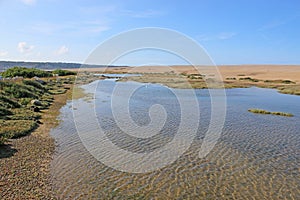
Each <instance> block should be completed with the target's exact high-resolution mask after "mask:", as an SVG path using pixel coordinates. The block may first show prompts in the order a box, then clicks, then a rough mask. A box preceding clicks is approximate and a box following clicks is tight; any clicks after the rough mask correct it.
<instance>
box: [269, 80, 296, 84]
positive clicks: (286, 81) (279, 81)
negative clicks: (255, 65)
mask: <svg viewBox="0 0 300 200" xmlns="http://www.w3.org/2000/svg"><path fill="white" fill-rule="evenodd" d="M264 82H265V83H283V84H296V83H295V82H294V81H291V80H265V81H264Z"/></svg>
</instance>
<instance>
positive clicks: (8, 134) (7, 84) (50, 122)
mask: <svg viewBox="0 0 300 200" xmlns="http://www.w3.org/2000/svg"><path fill="white" fill-rule="evenodd" d="M18 70H19V69H18ZM19 71H20V70H19ZM21 71H22V72H23V69H21ZM25 74H26V73H25ZM73 81H74V77H72V76H71V77H47V78H37V77H35V78H20V77H18V78H13V79H5V80H2V81H0V86H1V87H0V97H1V98H0V111H1V112H2V113H1V116H0V118H1V119H0V127H1V129H0V140H1V141H0V142H1V144H0V194H1V198H2V199H55V194H54V193H53V190H52V188H51V187H52V186H51V177H50V162H51V160H52V155H53V152H54V149H55V143H54V140H53V138H51V137H50V135H49V132H50V129H51V128H53V127H55V126H56V125H57V124H58V123H59V122H58V120H57V116H58V114H59V113H60V111H59V110H60V108H61V107H62V106H63V105H65V103H66V101H67V99H70V98H71V96H72V95H71V94H72V87H73Z"/></svg>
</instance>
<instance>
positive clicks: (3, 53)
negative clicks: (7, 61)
mask: <svg viewBox="0 0 300 200" xmlns="http://www.w3.org/2000/svg"><path fill="white" fill-rule="evenodd" d="M7 54H8V52H7V51H0V57H4V56H7Z"/></svg>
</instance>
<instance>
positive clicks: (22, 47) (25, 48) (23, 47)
mask: <svg viewBox="0 0 300 200" xmlns="http://www.w3.org/2000/svg"><path fill="white" fill-rule="evenodd" d="M17 48H18V50H19V52H20V53H22V54H28V53H30V52H31V51H32V50H33V49H34V46H33V45H28V44H27V43H26V42H19V44H18V47H17Z"/></svg>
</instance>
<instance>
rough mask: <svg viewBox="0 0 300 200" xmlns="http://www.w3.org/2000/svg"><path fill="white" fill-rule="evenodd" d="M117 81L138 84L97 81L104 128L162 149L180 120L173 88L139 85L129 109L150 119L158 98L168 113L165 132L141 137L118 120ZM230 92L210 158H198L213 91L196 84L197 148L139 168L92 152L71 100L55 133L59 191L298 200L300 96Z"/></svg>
mask: <svg viewBox="0 0 300 200" xmlns="http://www.w3.org/2000/svg"><path fill="white" fill-rule="evenodd" d="M115 84H122V85H123V86H124V87H127V86H128V87H131V86H132V84H139V83H133V82H127V83H126V82H125V83H116V82H115V81H114V80H103V81H100V82H99V85H98V87H97V90H96V92H95V96H94V100H95V102H96V107H95V110H96V113H97V116H98V121H99V122H100V124H101V127H102V128H103V129H104V130H105V131H106V133H107V134H108V136H109V137H110V138H111V139H112V141H114V142H115V143H116V144H117V145H118V146H120V147H122V148H125V149H126V148H127V149H128V150H131V151H135V152H145V151H151V150H152V149H151V148H159V147H161V145H164V144H165V143H167V142H169V141H170V140H171V139H172V138H173V135H174V132H175V131H176V130H177V128H178V120H180V112H179V111H180V108H179V107H178V102H177V100H176V96H174V94H173V93H172V91H171V90H170V89H169V88H167V87H164V86H161V85H157V84H139V85H140V87H139V90H137V91H136V92H135V93H134V94H133V95H132V98H131V99H130V101H129V104H130V106H129V107H130V114H131V117H132V119H133V120H134V121H135V122H136V123H137V124H139V125H147V124H149V122H150V118H149V112H148V109H149V107H151V105H154V104H157V103H159V104H161V105H163V106H164V108H165V109H166V110H167V114H168V116H169V118H167V121H166V123H165V126H164V128H163V130H164V131H163V132H162V134H161V137H160V138H159V139H158V140H156V141H154V142H153V141H152V142H151V141H148V142H145V141H144V143H143V142H141V141H139V140H133V139H132V138H128V137H127V136H126V135H124V134H122V132H121V131H120V129H119V128H118V126H117V124H116V123H115V121H114V118H113V116H112V112H111V110H110V104H111V91H112V89H113V88H114V87H115ZM226 94H227V116H226V122H225V126H224V128H223V132H222V135H221V137H220V138H219V140H218V143H217V145H216V146H215V147H214V148H213V150H212V151H211V152H210V153H209V154H208V155H207V156H206V157H205V158H203V159H200V158H199V157H198V151H199V148H200V146H201V143H202V141H203V137H204V135H205V133H206V130H207V128H208V125H209V119H210V115H211V113H210V96H209V93H208V90H196V95H197V99H198V102H199V107H200V115H201V117H200V122H199V129H198V131H197V137H196V138H195V140H194V141H193V143H192V145H191V147H190V148H189V149H188V151H186V152H185V153H184V154H183V155H182V156H181V157H180V158H179V159H178V160H176V161H175V162H174V163H172V164H170V165H167V166H166V167H164V168H162V169H160V170H156V171H153V172H149V173H140V174H134V173H127V172H120V171H117V170H114V169H112V168H110V167H107V166H106V165H104V164H102V163H101V162H99V161H97V160H96V159H95V158H94V157H93V156H91V154H90V153H89V152H88V151H87V150H86V148H85V147H84V146H83V144H82V142H81V140H80V138H79V136H78V134H77V133H76V128H75V124H74V119H73V113H72V111H73V110H72V109H73V108H72V102H69V103H68V104H67V105H66V106H64V107H63V108H62V109H61V115H60V118H61V120H62V121H61V123H60V125H59V126H58V127H57V128H55V129H54V130H52V132H51V134H52V136H53V137H54V138H55V140H56V143H57V148H56V153H55V156H54V160H53V162H52V178H53V184H54V190H55V191H56V193H57V195H58V197H59V198H63V199H65V198H70V199H74V198H83V199H87V198H89V199H130V198H132V199H138V198H141V199H180V198H181V199H189V198H190V199H204V198H206V199H220V198H225V199H229V198H237V199H247V198H257V199H263V198H266V199H281V198H283V199H284V198H286V199H292V198H294V199H298V198H299V197H300V188H299V185H300V172H299V165H300V163H299V160H300V146H299V144H300V127H299V126H300V125H299V120H300V107H299V105H298V103H299V102H300V97H299V96H292V95H284V94H279V93H277V91H275V90H270V89H260V88H246V89H245V88H244V89H228V90H226ZM75 101H77V103H78V102H79V103H80V102H81V101H82V102H83V101H84V102H87V101H91V100H89V99H88V100H82V99H79V100H75ZM250 107H259V108H263V109H266V110H279V111H283V112H290V113H293V114H294V115H295V116H294V117H293V118H285V117H280V116H265V115H255V114H253V113H249V112H248V111H247V110H248V108H250ZM75 109H76V108H75ZM187 128H188V127H187ZM106 156H110V155H109V154H107V155H106ZM112 159H113V158H112Z"/></svg>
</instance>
